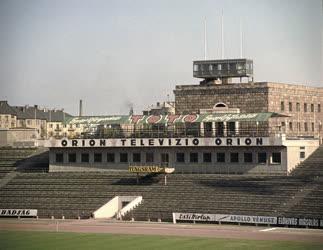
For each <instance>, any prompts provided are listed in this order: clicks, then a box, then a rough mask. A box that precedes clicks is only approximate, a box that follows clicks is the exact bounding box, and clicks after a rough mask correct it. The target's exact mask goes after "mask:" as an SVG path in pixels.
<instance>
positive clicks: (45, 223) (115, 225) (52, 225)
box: [0, 219, 323, 245]
mask: <svg viewBox="0 0 323 250" xmlns="http://www.w3.org/2000/svg"><path fill="white" fill-rule="evenodd" d="M0 230H10V231H11V230H13V231H47V232H56V231H58V232H77V233H109V234H127V235H130V234H133V235H163V236H189V237H208V238H230V239H248V240H271V241H272V240H278V241H298V242H312V243H313V242H316V243H322V245H323V230H320V229H300V228H282V227H259V226H258V227H256V226H237V225H215V224H212V225H211V224H209V225H206V224H171V223H154V222H146V223H144V222H115V221H111V220H47V219H46V220H44V219H39V220H36V219H32V220H31V219H19V220H17V219H1V220H0Z"/></svg>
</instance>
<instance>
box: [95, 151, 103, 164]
mask: <svg viewBox="0 0 323 250" xmlns="http://www.w3.org/2000/svg"><path fill="white" fill-rule="evenodd" d="M94 162H102V154H101V153H94Z"/></svg>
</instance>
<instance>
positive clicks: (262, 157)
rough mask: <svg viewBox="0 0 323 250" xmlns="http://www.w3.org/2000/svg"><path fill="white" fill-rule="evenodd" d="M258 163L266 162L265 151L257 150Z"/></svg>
mask: <svg viewBox="0 0 323 250" xmlns="http://www.w3.org/2000/svg"><path fill="white" fill-rule="evenodd" d="M258 163H260V164H266V163H267V153H266V152H259V153H258Z"/></svg>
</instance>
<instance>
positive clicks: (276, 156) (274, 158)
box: [271, 152, 282, 164]
mask: <svg viewBox="0 0 323 250" xmlns="http://www.w3.org/2000/svg"><path fill="white" fill-rule="evenodd" d="M281 161H282V159H281V153H280V152H274V153H272V155H271V163H273V164H280V163H281Z"/></svg>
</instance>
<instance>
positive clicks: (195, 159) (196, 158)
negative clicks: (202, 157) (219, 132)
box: [190, 153, 199, 163]
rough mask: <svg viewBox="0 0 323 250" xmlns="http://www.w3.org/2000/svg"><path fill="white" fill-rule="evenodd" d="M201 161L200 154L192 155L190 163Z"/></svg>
mask: <svg viewBox="0 0 323 250" xmlns="http://www.w3.org/2000/svg"><path fill="white" fill-rule="evenodd" d="M198 161H199V155H198V153H190V162H194V163H196V162H198Z"/></svg>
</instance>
